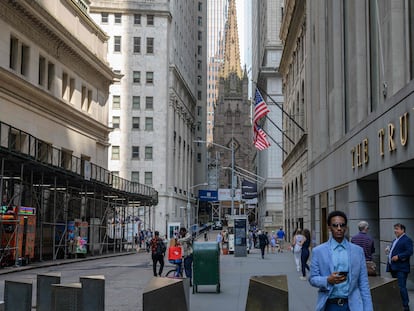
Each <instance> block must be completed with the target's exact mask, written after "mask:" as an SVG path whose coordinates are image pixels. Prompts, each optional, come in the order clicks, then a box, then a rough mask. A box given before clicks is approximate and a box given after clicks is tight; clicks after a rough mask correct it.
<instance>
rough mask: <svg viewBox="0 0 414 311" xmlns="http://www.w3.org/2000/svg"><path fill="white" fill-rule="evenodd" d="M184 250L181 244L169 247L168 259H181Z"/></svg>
mask: <svg viewBox="0 0 414 311" xmlns="http://www.w3.org/2000/svg"><path fill="white" fill-rule="evenodd" d="M182 256H183V250H182V248H181V247H180V246H170V247H169V248H168V260H181V259H182Z"/></svg>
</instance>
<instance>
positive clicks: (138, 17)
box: [134, 14, 141, 25]
mask: <svg viewBox="0 0 414 311" xmlns="http://www.w3.org/2000/svg"><path fill="white" fill-rule="evenodd" d="M134 24H135V25H141V14H134Z"/></svg>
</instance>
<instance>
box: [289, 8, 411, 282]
mask: <svg viewBox="0 0 414 311" xmlns="http://www.w3.org/2000/svg"><path fill="white" fill-rule="evenodd" d="M413 29H414V6H413V3H412V1H411V2H410V1H369V2H364V1H361V2H360V1H342V2H335V1H329V0H326V1H317V2H316V1H306V2H304V1H286V7H285V16H284V25H283V31H282V33H281V34H282V35H281V36H282V38H283V41H284V42H285V43H286V45H285V51H284V55H283V59H282V63H284V65H283V83H284V90H285V92H286V96H289V97H290V98H291V99H290V100H289V108H290V109H292V110H293V111H299V112H300V111H303V112H305V118H304V120H303V121H304V122H305V124H304V125H305V129H307V133H305V135H302V139H303V138H305V137H304V136H307V149H306V150H305V149H304V148H297V147H296V148H293V149H291V150H290V151H289V155H288V159H289V158H290V159H292V160H293V159H297V160H300V158H299V156H298V155H299V154H300V152H299V151H302V152H303V151H307V169H306V170H305V171H303V169H302V168H301V170H302V171H303V172H304V174H305V175H306V177H307V192H304V193H303V197H304V198H307V202H306V204H304V205H302V204H303V203H302V202H300V204H298V203H297V202H298V199H300V197H301V196H300V192H297V191H287V192H285V193H286V204H289V205H291V206H295V207H296V208H299V209H302V211H300V210H298V212H300V213H301V214H298V216H296V215H294V214H293V215H292V217H294V218H296V217H301V216H300V215H303V223H304V226H305V227H307V228H310V229H311V230H312V232H313V233H314V239H315V241H316V243H320V242H324V241H326V240H327V239H328V238H329V228H328V227H327V224H326V216H327V215H328V214H329V213H330V212H331V211H333V210H342V211H344V212H345V213H346V214H347V215H348V227H349V229H348V232H349V234H350V235H351V236H352V235H354V234H356V233H357V232H358V228H357V224H358V222H359V221H360V220H366V221H368V222H369V227H370V234H371V235H372V237H373V238H374V242H375V249H376V250H378V251H376V252H375V253H374V261H375V262H376V263H377V267H379V272H380V274H383V273H384V272H385V267H386V263H387V261H388V257H387V256H386V255H385V252H384V248H385V246H386V245H389V243H390V242H391V240H392V239H393V238H394V237H393V233H392V231H393V225H394V224H395V223H399V222H401V223H403V224H404V225H405V226H406V228H407V234H408V235H409V236H413V234H414V230H413V228H414V225H413V224H414V212H413V209H412V206H413V203H414V199H413V195H412V179H413V162H414V158H413V154H414V145H413V144H412V142H411V139H412V134H413V131H412V128H413V127H412V126H411V123H412V118H411V116H410V115H411V113H412V111H413V108H414V107H413V106H414V104H413V103H414V83H413V80H414V31H413ZM299 117H301V114H299ZM299 120H300V119H299ZM286 130H288V131H290V132H291V133H292V134H294V133H295V132H296V133H295V136H296V135H298V130H297V129H294V127H293V126H292V127H290V128H289V127H287V128H286ZM306 134H307V135H306ZM296 137H299V136H296ZM303 147H306V146H303ZM285 162H286V161H285ZM295 166H296V167H300V166H301V163H300V162H297V163H296V164H295V163H293V162H292V163H291V167H292V168H293V167H295ZM297 172H299V170H298V171H297ZM286 173H288V174H289V175H286V177H289V176H293V169H291V170H290V172H288V171H287V172H286ZM298 176H299V174H298ZM293 185H294V183H293ZM289 188H290V189H292V190H294V189H295V187H294V186H293V187H292V186H289ZM289 205H287V206H286V208H288V207H289ZM293 220H294V221H296V219H293ZM413 282H414V277H413V276H412V275H411V276H409V279H408V282H407V285H408V287H411V288H413V284H414V283H413Z"/></svg>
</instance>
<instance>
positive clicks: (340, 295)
mask: <svg viewBox="0 0 414 311" xmlns="http://www.w3.org/2000/svg"><path fill="white" fill-rule="evenodd" d="M347 223H348V218H347V216H346V215H345V213H344V212H342V211H333V212H331V213H330V214H329V215H328V219H327V224H328V227H329V230H330V231H331V238H330V239H329V240H328V241H327V242H325V243H323V244H321V245H319V246H317V247H315V248H314V249H313V252H312V261H311V269H310V277H309V283H310V284H311V285H312V286H314V287H318V288H319V292H318V300H317V303H316V308H315V310H316V311H336V310H341V311H349V310H352V311H372V310H373V306H372V298H371V292H370V288H369V283H368V274H367V267H366V265H365V255H364V251H363V250H362V248H361V247H359V246H358V245H355V244H352V243H350V242H348V240H347V239H346V238H345V233H346V230H347Z"/></svg>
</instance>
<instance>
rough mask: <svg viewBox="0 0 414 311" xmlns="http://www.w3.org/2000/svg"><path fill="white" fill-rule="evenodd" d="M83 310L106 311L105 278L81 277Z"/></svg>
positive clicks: (101, 276)
mask: <svg viewBox="0 0 414 311" xmlns="http://www.w3.org/2000/svg"><path fill="white" fill-rule="evenodd" d="M79 280H80V283H81V284H82V308H83V309H82V310H94V311H105V276H103V275H92V276H81V277H80V278H79Z"/></svg>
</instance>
